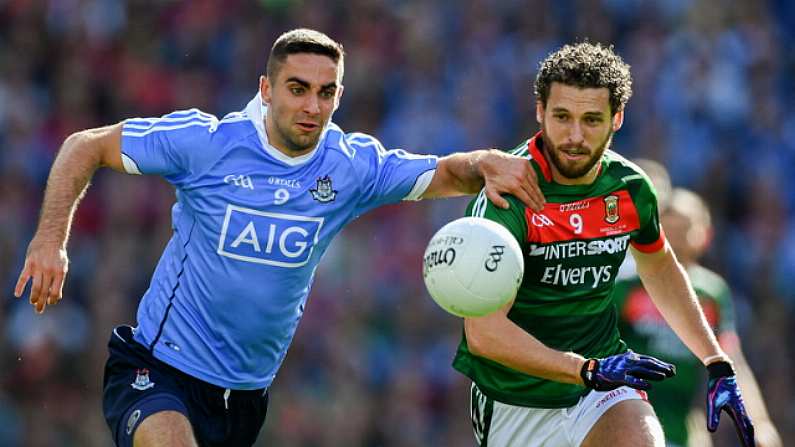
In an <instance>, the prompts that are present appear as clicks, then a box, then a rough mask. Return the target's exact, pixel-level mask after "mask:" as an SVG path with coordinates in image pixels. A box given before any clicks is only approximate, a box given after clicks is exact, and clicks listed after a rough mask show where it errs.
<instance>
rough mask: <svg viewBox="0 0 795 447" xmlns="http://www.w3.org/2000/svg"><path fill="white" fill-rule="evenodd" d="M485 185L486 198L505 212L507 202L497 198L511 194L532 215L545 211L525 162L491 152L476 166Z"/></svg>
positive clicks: (536, 182)
mask: <svg viewBox="0 0 795 447" xmlns="http://www.w3.org/2000/svg"><path fill="white" fill-rule="evenodd" d="M479 168H480V172H481V174H482V175H483V180H484V182H485V188H486V197H488V198H489V200H491V201H492V203H494V204H495V205H497V206H498V207H500V208H503V209H507V208H508V206H509V205H508V201H507V200H505V199H504V198H503V197H502V196H501V195H500V194H511V195H513V196H515V197H516V198H517V199H519V200H521V201H522V202H523V203H524V204H525V205H527V206H528V207H530V208H531V209H532V210H533V211H536V212H540V211H542V210H543V209H544V194H542V193H541V188H539V186H538V178H537V177H536V172H535V170H534V169H533V166H532V165H531V164H530V161H529V160H527V159H526V158H522V157H517V156H515V155H510V154H506V153H504V152H500V151H497V150H490V151H489V152H488V153H487V154H486V155H484V156H483V158H482V159H481V160H480V163H479Z"/></svg>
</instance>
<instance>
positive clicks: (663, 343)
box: [613, 161, 782, 447]
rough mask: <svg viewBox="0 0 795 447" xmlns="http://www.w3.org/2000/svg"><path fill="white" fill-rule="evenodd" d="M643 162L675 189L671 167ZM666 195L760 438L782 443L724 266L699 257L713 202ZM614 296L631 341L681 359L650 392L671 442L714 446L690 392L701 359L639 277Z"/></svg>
mask: <svg viewBox="0 0 795 447" xmlns="http://www.w3.org/2000/svg"><path fill="white" fill-rule="evenodd" d="M638 164H639V165H641V166H643V167H644V170H645V171H646V172H647V173H648V174H649V177H650V178H651V179H652V182H653V183H654V185H655V187H656V188H657V190H658V191H660V190H665V189H666V184H667V185H668V188H667V189H669V190H670V182H669V181H667V173H665V172H664V171H663V172H662V173H660V172H658V169H656V168H655V167H654V165H653V164H652V163H651V162H648V161H641V162H639V163H638ZM658 166H659V165H658ZM660 195H662V194H660ZM665 197H666V200H665V202H666V203H667V205H665V206H661V210H662V212H661V216H660V220H661V223H662V226H663V227H664V228H665V234H666V238H667V239H668V242H669V243H670V244H671V248H672V249H673V250H674V252H675V253H676V257H677V259H678V260H679V262H680V263H681V264H682V266H683V267H684V268H685V270H686V271H687V275H688V277H689V278H690V281H691V283H692V284H693V288H694V289H695V291H696V294H697V295H698V298H699V302H700V304H701V307H702V309H703V310H704V315H705V316H706V318H707V322H708V323H709V325H710V327H711V328H712V330H713V331H714V332H715V334H716V335H717V338H718V342H719V343H720V344H721V347H722V348H723V349H724V350H725V351H726V353H727V354H728V355H729V356H730V357H731V358H732V360H733V361H734V367H735V370H736V371H737V377H738V381H739V382H740V383H741V384H742V386H743V396H744V397H745V402H746V406H747V407H748V412H749V413H750V414H751V416H753V420H754V428H755V431H756V443H757V446H760V447H781V445H782V443H781V439H780V437H779V435H778V431H777V430H776V428H775V426H774V425H773V424H772V422H771V421H770V416H769V415H768V413H767V410H766V408H765V405H764V402H763V399H762V395H761V393H760V391H759V387H758V385H757V383H756V380H755V379H754V376H753V373H752V372H751V370H750V368H749V366H748V364H747V362H746V361H745V357H744V356H743V353H742V350H741V349H740V342H739V339H738V337H737V334H736V332H735V329H734V311H733V307H732V299H731V294H730V291H729V287H728V285H727V284H726V282H725V281H724V280H723V279H722V278H721V277H720V276H718V275H717V274H716V273H714V272H712V271H710V270H708V269H706V268H704V267H702V266H700V265H699V264H698V259H699V257H701V255H702V254H703V253H704V251H705V250H706V249H707V247H708V246H709V243H710V237H711V234H712V226H711V217H710V213H709V210H708V209H707V206H706V204H705V203H704V201H703V200H702V199H701V198H700V197H699V196H698V195H696V194H695V193H693V192H691V191H688V190H685V189H679V188H677V189H674V190H673V192H671V193H669V194H667V195H666V196H665ZM613 299H614V300H615V303H616V306H617V307H618V312H619V318H620V319H619V331H620V332H621V337H622V338H623V339H624V341H626V343H627V345H628V346H629V347H630V348H632V349H636V350H638V351H640V352H644V353H648V354H650V355H653V356H655V357H659V358H663V359H665V360H666V361H670V362H672V363H674V364H675V365H676V377H674V378H671V379H670V380H666V381H665V382H663V383H660V384H659V385H656V386H655V387H654V389H652V390H651V391H649V400H650V402H651V403H652V405H653V406H654V410H655V412H656V413H657V417H658V418H659V419H660V423H661V424H662V427H663V430H664V431H665V437H666V441H667V445H668V446H669V447H685V446H690V447H696V446H697V447H708V446H709V445H711V439H710V437H709V436H708V435H707V434H706V432H705V430H704V428H703V427H704V423H703V422H704V414H703V411H702V410H701V402H702V401H701V399H700V398H699V399H695V401H696V402H697V403H698V407H695V408H693V411H692V412H691V411H690V410H691V405H692V404H693V402H691V401H688V400H687V399H686V398H684V397H686V396H701V394H700V391H701V384H702V381H703V371H702V367H701V363H700V362H699V361H698V359H697V358H695V357H693V355H692V354H691V353H690V352H689V351H688V350H687V348H686V347H685V345H684V344H682V342H681V341H680V340H679V339H678V338H677V337H676V334H674V332H673V331H672V330H671V329H670V327H668V325H667V324H666V323H665V320H664V319H663V317H662V315H661V314H660V312H659V311H658V310H657V308H656V307H655V306H654V304H653V302H652V300H651V298H650V297H649V295H648V293H646V290H645V289H644V288H643V284H642V283H641V280H640V278H639V277H637V276H633V277H629V278H625V279H623V278H622V279H619V281H617V282H616V288H615V290H614V291H613ZM696 408H698V410H696ZM689 415H690V416H691V417H688V416H689ZM689 422H690V423H689ZM713 424H714V421H710V427H713Z"/></svg>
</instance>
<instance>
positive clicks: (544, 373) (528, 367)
mask: <svg viewBox="0 0 795 447" xmlns="http://www.w3.org/2000/svg"><path fill="white" fill-rule="evenodd" d="M512 305H513V303H512V302H511V303H509V304H508V305H506V306H505V307H503V308H502V309H500V310H499V311H497V312H494V313H492V314H490V315H487V316H484V317H477V318H465V319H464V331H465V333H466V339H467V346H468V347H469V352H471V353H472V354H474V355H477V356H480V357H485V358H487V359H489V360H493V361H495V362H498V363H501V364H503V365H505V366H507V367H509V368H512V369H515V370H517V371H521V372H523V373H525V374H529V375H532V376H536V377H542V378H544V379H548V380H554V381H556V382H562V383H572V384H578V385H582V384H583V382H582V378H581V377H580V370H582V366H583V364H584V363H585V358H584V357H582V356H581V355H579V354H576V353H574V352H561V351H557V350H555V349H552V348H550V347H548V346H546V345H545V344H543V343H541V342H540V341H539V340H538V339H537V338H535V337H533V336H532V335H531V334H529V333H527V332H525V331H524V330H523V329H522V328H520V327H519V326H517V325H516V324H515V323H514V322H513V321H511V320H509V319H508V311H509V310H510V309H511V306H512Z"/></svg>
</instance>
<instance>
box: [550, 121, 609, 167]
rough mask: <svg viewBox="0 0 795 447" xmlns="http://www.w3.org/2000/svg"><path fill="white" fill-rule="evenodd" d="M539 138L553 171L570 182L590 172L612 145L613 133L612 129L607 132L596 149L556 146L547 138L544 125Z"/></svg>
mask: <svg viewBox="0 0 795 447" xmlns="http://www.w3.org/2000/svg"><path fill="white" fill-rule="evenodd" d="M541 138H542V139H543V141H544V153H545V154H546V156H547V159H548V161H550V162H551V163H552V164H553V165H554V166H555V169H557V171H558V172H559V173H560V174H561V175H562V176H563V177H565V178H567V179H570V180H577V179H579V178H581V177H583V176H585V175H586V174H588V173H589V172H591V170H592V169H593V168H594V166H595V165H596V164H597V163H598V162H599V161H600V160H601V159H602V155H604V153H605V150H606V149H608V148H609V147H610V144H611V143H612V138H613V131H612V129H611V130H610V131H608V133H607V136H606V137H605V139H604V140H603V141H602V142H601V143H600V144H599V146H597V147H596V149H592V148H589V147H587V145H585V144H580V145H567V144H561V145H556V144H555V143H553V142H552V140H551V139H550V138H549V136H548V133H547V130H546V124H544V123H542V124H541ZM567 156H574V157H582V156H585V157H587V158H585V159H583V160H576V161H575V160H570V159H568V157H567Z"/></svg>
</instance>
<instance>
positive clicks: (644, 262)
mask: <svg viewBox="0 0 795 447" xmlns="http://www.w3.org/2000/svg"><path fill="white" fill-rule="evenodd" d="M631 250H632V256H633V257H634V258H635V263H636V265H637V272H638V276H640V279H641V280H642V281H643V286H644V287H645V288H646V290H647V291H648V292H649V295H650V296H651V299H652V301H654V304H655V306H657V309H659V310H660V313H661V314H662V315H663V317H665V321H667V322H668V324H669V325H670V326H671V328H672V329H673V330H674V332H676V335H678V336H679V338H680V339H681V340H682V341H683V342H684V343H685V345H687V347H688V348H689V349H690V351H691V352H693V354H695V356H696V357H698V358H699V359H700V360H701V361H702V362H703V363H704V364H705V365H706V364H707V363H712V362H714V361H719V360H724V361H728V360H729V357H728V356H727V355H726V353H725V352H723V350H722V349H721V348H720V345H719V344H718V341H717V340H716V339H715V335H714V334H713V333H712V329H710V327H709V323H707V319H706V317H704V312H703V311H702V309H701V305H700V304H699V302H698V299H697V297H696V292H695V291H694V290H693V286H692V285H691V284H690V280H689V279H688V277H687V274H686V273H685V270H684V268H683V267H682V265H681V264H680V263H679V261H677V259H676V255H674V252H673V250H672V249H671V246H670V245H668V243H667V242H666V243H665V245H664V246H663V248H662V249H661V250H660V251H657V252H655V253H643V252H641V251H638V250H636V249H634V248H632V249H631Z"/></svg>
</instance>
